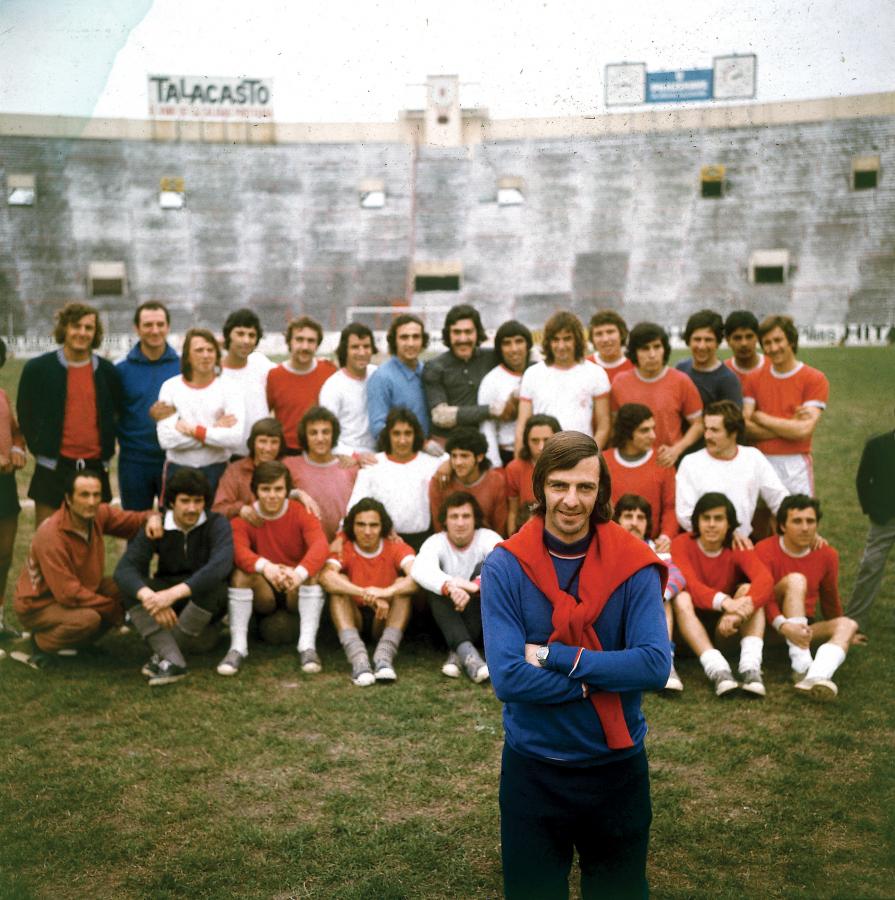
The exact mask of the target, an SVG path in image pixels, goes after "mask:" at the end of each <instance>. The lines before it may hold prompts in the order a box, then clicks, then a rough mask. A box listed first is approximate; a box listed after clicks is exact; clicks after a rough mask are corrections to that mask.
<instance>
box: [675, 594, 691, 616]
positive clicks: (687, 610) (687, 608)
mask: <svg viewBox="0 0 895 900" xmlns="http://www.w3.org/2000/svg"><path fill="white" fill-rule="evenodd" d="M671 603H672V606H673V607H674V611H675V613H677V614H678V615H690V616H692V615H694V611H693V598H692V597H691V596H690V594H689V593H688V592H687V591H678V593H677V595H676V596H675V598H674V599H673V600H672V601H671Z"/></svg>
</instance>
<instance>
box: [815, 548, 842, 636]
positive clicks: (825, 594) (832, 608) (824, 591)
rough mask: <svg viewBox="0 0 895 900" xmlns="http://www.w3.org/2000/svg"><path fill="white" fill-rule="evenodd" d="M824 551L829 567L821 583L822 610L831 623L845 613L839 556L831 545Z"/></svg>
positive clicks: (827, 566) (825, 560)
mask: <svg viewBox="0 0 895 900" xmlns="http://www.w3.org/2000/svg"><path fill="white" fill-rule="evenodd" d="M824 551H825V552H824V562H825V563H826V564H827V565H826V571H825V572H824V577H823V578H822V579H821V581H820V608H821V609H822V610H823V613H824V618H825V619H826V620H827V621H828V622H829V621H830V619H836V618H838V617H839V616H841V615H844V613H843V612H842V601H841V600H840V599H839V554H838V553H837V552H836V551H835V550H834V549H833V548H832V547H830V546H829V545H827V546H826V547H824Z"/></svg>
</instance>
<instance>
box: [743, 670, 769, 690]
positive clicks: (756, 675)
mask: <svg viewBox="0 0 895 900" xmlns="http://www.w3.org/2000/svg"><path fill="white" fill-rule="evenodd" d="M740 678H742V679H743V682H742V684H741V685H740V687H741V688H742V689H743V690H744V691H745V692H746V693H747V694H751V695H752V696H753V697H764V696H765V694H766V693H767V692H766V691H765V689H764V681H762V679H761V669H747V670H746V671H745V672H740Z"/></svg>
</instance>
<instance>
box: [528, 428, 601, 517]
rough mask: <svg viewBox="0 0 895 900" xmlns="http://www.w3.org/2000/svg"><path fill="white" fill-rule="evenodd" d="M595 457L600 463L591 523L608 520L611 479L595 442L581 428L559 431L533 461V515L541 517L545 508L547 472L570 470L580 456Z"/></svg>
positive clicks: (578, 460)
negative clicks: (535, 502) (534, 508)
mask: <svg viewBox="0 0 895 900" xmlns="http://www.w3.org/2000/svg"><path fill="white" fill-rule="evenodd" d="M592 456H595V457H596V458H597V460H598V461H599V463H600V478H599V481H598V483H597V500H596V502H595V503H594V508H593V511H592V512H591V514H590V521H591V524H592V525H599V524H600V523H602V522H608V521H610V520H611V519H612V500H611V497H612V478H611V476H610V475H609V469H608V467H607V466H606V462H605V460H604V459H603V456H602V454H601V453H600V448H599V447H598V446H597V443H596V441H595V440H594V439H593V438H592V437H590V436H589V435H587V434H584V432H582V431H560V432H559V434H555V435H553V437H552V438H550V440H549V441H547V443H546V444H545V445H544V451H543V452H542V453H541V455H540V456H539V457H538V461H537V462H536V463H535V468H534V472H533V473H532V476H531V482H532V484H531V486H532V492H533V493H534V495H535V500H537V503H538V506H537V509H536V510H535V512H536V514H537V515H539V516H543V515H544V514H545V513H546V511H547V498H546V495H545V493H544V485H545V484H546V483H547V476H548V475H549V474H550V473H551V472H556V471H566V470H568V469H574V468H575V466H577V465H578V463H580V462H581V460H583V459H590V458H591V457H592Z"/></svg>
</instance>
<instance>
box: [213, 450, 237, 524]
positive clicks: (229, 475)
mask: <svg viewBox="0 0 895 900" xmlns="http://www.w3.org/2000/svg"><path fill="white" fill-rule="evenodd" d="M239 476H240V466H239V463H231V464H230V465H229V466H227V468H226V469H225V470H224V474H223V475H222V476H221V480H220V481H219V482H218V489H217V491H216V492H215V495H214V504H213V505H212V507H211V509H212V511H213V512H216V513H220V514H221V515H222V516H226V517H227V518H228V519H232V518H234V517H235V516H238V515H239V511H240V510H241V509H242V507H243V505H244V501H243V499H242V496H241V495H242V490H241V488H242V483H241V482H242V479H241V478H240V477H239Z"/></svg>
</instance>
